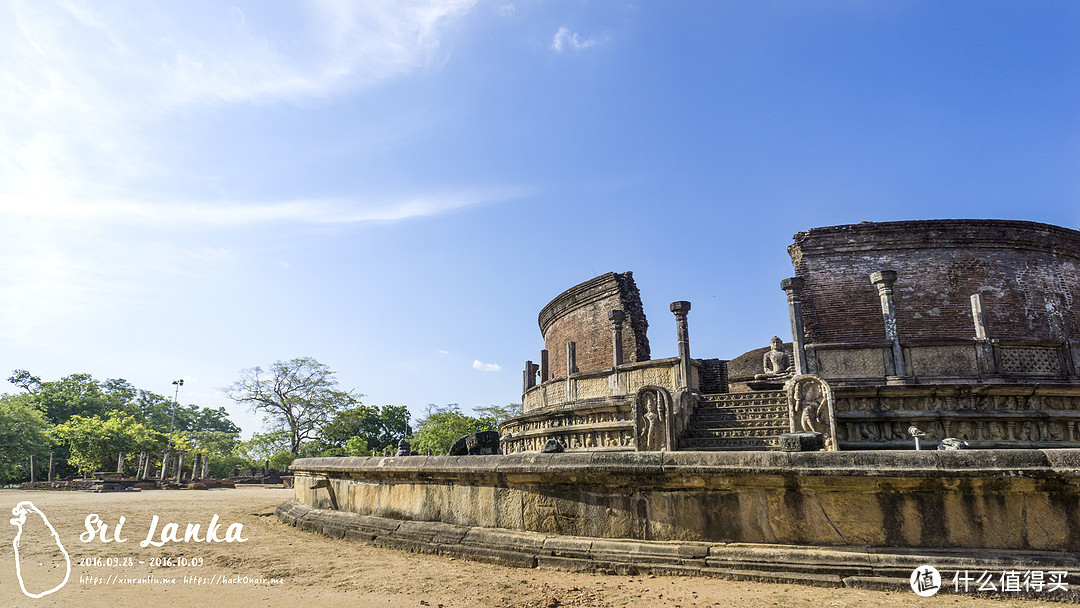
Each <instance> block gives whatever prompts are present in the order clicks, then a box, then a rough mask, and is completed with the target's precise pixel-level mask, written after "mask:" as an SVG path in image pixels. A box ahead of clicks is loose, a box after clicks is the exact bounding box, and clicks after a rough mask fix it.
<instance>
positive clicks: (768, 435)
mask: <svg viewBox="0 0 1080 608" xmlns="http://www.w3.org/2000/svg"><path fill="white" fill-rule="evenodd" d="M786 432H787V429H781V428H776V427H772V428H770V427H762V428H756V429H711V430H708V431H693V432H690V433H687V434H686V437H685V439H778V438H779V437H780V435H783V434H784V433H786Z"/></svg>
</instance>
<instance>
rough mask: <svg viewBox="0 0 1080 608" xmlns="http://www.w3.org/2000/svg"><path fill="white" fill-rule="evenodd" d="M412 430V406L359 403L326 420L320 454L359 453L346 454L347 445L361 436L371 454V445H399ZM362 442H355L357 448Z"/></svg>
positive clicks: (320, 440) (316, 448)
mask: <svg viewBox="0 0 1080 608" xmlns="http://www.w3.org/2000/svg"><path fill="white" fill-rule="evenodd" d="M411 432H412V428H411V427H410V426H409V409H408V408H407V407H405V406H403V405H384V406H382V407H378V406H371V405H357V406H356V407H351V408H348V409H345V410H341V411H340V412H337V413H336V414H335V415H334V418H333V420H331V421H330V422H328V423H326V425H324V426H323V427H322V429H321V430H320V431H319V436H318V439H319V443H318V445H317V446H314V447H315V451H316V452H317V453H320V454H323V455H325V456H343V455H348V456H358V455H360V454H346V453H345V452H346V444H347V443H348V442H349V441H351V440H353V439H360V440H362V441H363V442H364V445H365V446H369V449H368V450H366V451H368V453H369V454H370V448H375V449H380V450H381V449H382V448H384V447H386V446H388V445H392V446H395V447H396V446H397V442H398V441H400V440H401V438H402V437H404V436H408V435H409V434H410V433H411ZM358 446H359V444H358V443H356V442H355V441H354V442H353V448H352V449H353V451H356V450H358V449H359V448H358Z"/></svg>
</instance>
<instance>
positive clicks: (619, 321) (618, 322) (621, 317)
mask: <svg viewBox="0 0 1080 608" xmlns="http://www.w3.org/2000/svg"><path fill="white" fill-rule="evenodd" d="M608 320H609V321H611V328H612V329H615V330H619V329H622V325H623V321H625V320H626V313H625V312H623V311H621V310H612V311H610V312H609V313H608Z"/></svg>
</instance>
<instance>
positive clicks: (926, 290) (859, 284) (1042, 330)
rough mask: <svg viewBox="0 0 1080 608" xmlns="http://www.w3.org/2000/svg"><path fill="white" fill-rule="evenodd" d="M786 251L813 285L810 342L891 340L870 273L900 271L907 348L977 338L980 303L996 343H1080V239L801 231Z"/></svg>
mask: <svg viewBox="0 0 1080 608" xmlns="http://www.w3.org/2000/svg"><path fill="white" fill-rule="evenodd" d="M794 239H795V242H794V243H793V244H792V245H791V246H790V247H789V248H788V252H789V253H790V254H791V260H792V263H793V264H794V266H795V275H796V276H797V277H801V278H802V279H804V280H805V287H804V288H803V291H802V312H803V323H804V328H805V335H806V342H807V343H808V344H813V343H838V342H839V343H843V342H847V343H851V342H873V341H880V340H882V339H884V337H885V329H884V326H883V321H882V310H881V301H880V299H879V294H878V290H877V287H875V286H874V285H872V284H871V283H870V279H869V276H870V274H871V273H874V272H877V271H880V270H894V271H896V272H897V279H896V282H895V284H894V286H893V288H894V294H895V295H894V299H895V308H896V326H897V332H898V334H899V336H900V339H901V340H905V339H906V340H924V339H944V338H953V339H955V338H973V337H975V328H974V321H973V318H972V304H971V296H972V295H974V294H980V295H981V297H982V306H983V313H984V315H985V319H986V331H987V337H988V338H991V339H1012V340H1042V341H1064V340H1066V339H1076V338H1080V232H1077V231H1075V230H1070V229H1067V228H1061V227H1058V226H1051V225H1048V224H1039V223H1035V222H1023V221H1006V220H928V221H909V222H883V223H870V222H865V223H862V224H850V225H845V226H831V227H826V228H813V229H811V230H808V231H806V232H800V233H798V234H796V235H795V237H794Z"/></svg>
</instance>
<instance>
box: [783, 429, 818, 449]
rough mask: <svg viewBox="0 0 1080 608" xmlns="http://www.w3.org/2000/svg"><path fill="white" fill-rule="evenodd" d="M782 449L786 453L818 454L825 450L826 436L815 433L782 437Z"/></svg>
mask: <svg viewBox="0 0 1080 608" xmlns="http://www.w3.org/2000/svg"><path fill="white" fill-rule="evenodd" d="M780 449H781V450H783V451H785V452H816V451H818V450H824V449H825V435H823V434H821V433H816V432H813V431H800V432H798V433H784V434H783V435H780Z"/></svg>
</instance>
